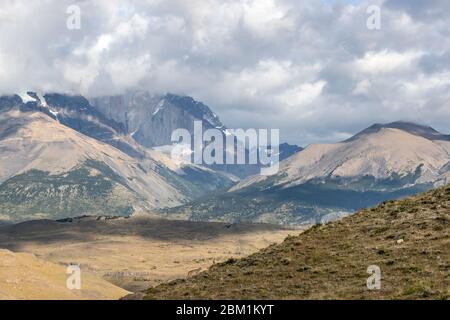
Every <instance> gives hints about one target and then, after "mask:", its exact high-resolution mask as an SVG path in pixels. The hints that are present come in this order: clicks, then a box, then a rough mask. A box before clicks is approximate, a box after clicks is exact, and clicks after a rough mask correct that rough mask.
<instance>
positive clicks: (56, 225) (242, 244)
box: [0, 217, 301, 298]
mask: <svg viewBox="0 0 450 320" xmlns="http://www.w3.org/2000/svg"><path fill="white" fill-rule="evenodd" d="M299 232H301V230H298V229H284V228H282V227H278V226H271V225H264V224H257V225H251V224H247V225H245V224H240V225H237V224H233V225H231V224H225V223H202V222H189V221H170V220H163V219H156V218H148V217H134V218H116V219H109V220H96V219H95V218H82V219H74V220H73V221H71V222H56V221H50V220H38V221H30V222H24V223H20V224H16V225H5V226H0V248H5V249H8V250H11V251H13V252H27V253H32V254H34V255H35V256H36V257H38V258H39V259H42V260H43V261H48V262H49V263H52V264H54V265H59V266H60V268H59V269H55V270H59V271H58V272H62V273H61V274H59V275H58V277H59V278H60V279H62V280H61V281H63V280H64V284H65V278H66V275H65V268H63V266H67V265H68V264H78V265H80V266H81V271H82V276H83V275H84V274H89V275H96V276H97V277H98V278H103V279H104V280H107V281H109V282H110V283H112V284H114V285H116V286H118V287H121V288H124V289H126V290H128V291H130V292H138V291H142V290H144V289H147V288H149V287H151V286H154V285H158V284H161V283H165V282H167V281H170V280H173V279H179V278H186V277H187V276H188V273H189V271H192V270H196V271H193V272H191V274H192V273H196V272H198V271H199V270H205V269H207V268H208V267H209V266H211V265H212V264H213V263H215V262H222V261H225V260H227V259H229V258H231V257H234V258H239V257H243V256H247V255H249V254H251V253H254V252H256V251H257V250H259V249H261V248H264V247H267V246H268V245H271V244H274V243H280V242H281V241H283V239H285V238H286V237H287V236H288V235H293V234H298V233H299ZM8 267H11V266H8ZM5 268H6V266H2V265H1V264H0V274H2V272H3V274H5V270H6V269H5ZM24 272H25V271H24ZM55 272H56V271H55ZM16 276H17V278H22V277H21V275H20V274H17V273H16ZM55 276H56V275H55ZM23 279H26V275H25V274H23ZM2 280H3V279H0V281H2ZM4 280H5V281H7V280H8V279H7V276H6V278H5V279H4ZM124 292H125V291H124ZM125 293H126V292H125ZM61 297H64V296H63V295H62V296H61ZM3 298H5V297H3ZM30 298H39V296H36V295H33V296H30ZM116 298H117V297H116Z"/></svg>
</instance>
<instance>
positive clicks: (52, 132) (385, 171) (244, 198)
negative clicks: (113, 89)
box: [0, 91, 450, 224]
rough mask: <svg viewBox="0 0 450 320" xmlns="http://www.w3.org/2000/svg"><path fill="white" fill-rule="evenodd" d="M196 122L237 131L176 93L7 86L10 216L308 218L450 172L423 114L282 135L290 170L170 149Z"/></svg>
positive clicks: (449, 150)
mask: <svg viewBox="0 0 450 320" xmlns="http://www.w3.org/2000/svg"><path fill="white" fill-rule="evenodd" d="M194 121H202V124H203V126H204V128H206V129H207V128H216V129H219V130H221V131H222V133H223V134H224V135H226V134H228V132H227V127H226V126H225V125H224V124H222V122H221V121H220V119H219V117H218V116H217V115H216V114H215V113H214V112H213V111H211V110H210V109H209V107H208V106H206V105H204V104H202V103H201V102H197V101H195V100H194V99H192V98H190V97H181V96H176V95H173V94H166V95H163V96H158V95H151V94H149V93H148V92H140V91H137V92H132V93H127V94H124V95H121V96H112V97H98V98H91V99H90V100H88V99H86V98H84V97H82V96H70V95H63V94H56V93H53V94H45V95H44V94H37V93H33V92H29V93H27V94H26V95H21V96H18V95H13V96H4V97H1V98H0V164H1V166H0V200H1V201H0V203H1V204H0V220H4V221H20V220H28V219H35V218H64V217H73V216H80V215H83V214H93V215H129V214H133V213H139V212H151V213H154V214H158V215H162V216H165V217H169V218H183V219H191V220H206V221H208V220H219V221H227V222H238V221H248V222H254V221H259V222H272V223H282V224H284V223H287V224H304V223H313V222H317V221H324V220H330V219H335V218H338V217H340V216H343V215H347V214H349V213H351V212H352V211H354V210H357V209H359V208H362V207H366V206H370V205H374V204H376V203H379V202H381V201H383V200H386V199H391V198H397V197H400V196H403V195H409V194H412V193H416V192H418V191H421V190H426V189H429V188H431V187H433V186H437V185H442V184H445V183H448V180H449V168H450V164H449V163H450V156H449V155H450V138H449V136H448V135H445V134H441V133H439V132H437V131H435V130H434V129H432V128H429V127H425V126H421V125H417V124H413V123H406V122H395V123H391V124H385V125H382V124H377V125H373V126H371V127H369V128H367V129H365V130H363V131H362V132H360V133H358V134H356V135H355V136H353V137H352V138H350V139H347V140H346V141H343V142H340V143H335V144H312V145H309V146H308V147H306V148H305V149H302V148H300V147H297V146H292V145H289V144H285V143H284V144H281V145H280V150H279V151H280V155H279V156H280V160H282V162H281V164H280V170H279V172H278V173H276V174H275V175H272V176H268V177H267V176H261V175H257V173H258V172H259V169H260V166H259V165H210V166H207V167H206V166H199V165H191V164H187V163H185V162H181V161H177V160H176V159H172V158H171V157H170V156H168V155H167V153H168V152H167V151H169V152H170V150H171V147H173V144H172V142H171V140H170V136H171V133H172V131H173V130H175V129H179V128H183V129H187V130H188V131H189V132H192V131H193V122H194ZM246 155H247V156H248V150H247V151H246ZM239 180H241V181H239ZM228 189H229V190H228ZM227 190H228V192H226V191H227ZM164 208H165V209H164ZM160 209H163V210H160Z"/></svg>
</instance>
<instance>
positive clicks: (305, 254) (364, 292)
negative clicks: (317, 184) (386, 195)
mask: <svg viewBox="0 0 450 320" xmlns="http://www.w3.org/2000/svg"><path fill="white" fill-rule="evenodd" d="M449 214H450V186H449V185H447V186H446V187H442V188H439V189H436V190H433V191H429V192H427V193H424V194H421V195H418V196H415V197H411V198H407V199H404V200H399V201H389V202H385V203H383V204H381V205H380V206H378V207H376V208H372V209H366V210H361V211H360V212H358V213H356V214H354V215H353V216H350V217H347V218H344V219H342V220H341V221H336V222H332V223H328V224H326V225H320V226H319V225H318V226H315V227H312V228H311V229H309V230H307V231H306V232H304V233H302V234H301V235H299V236H293V237H288V238H287V239H286V240H285V241H284V242H283V243H282V244H280V245H273V246H270V247H268V248H266V249H263V250H261V251H259V252H258V253H255V254H253V255H250V256H248V257H247V258H244V259H240V260H235V259H230V260H228V261H226V262H224V263H220V264H216V265H213V266H212V267H211V268H210V269H209V270H208V271H207V272H203V273H201V274H199V275H197V276H195V277H193V278H190V279H187V280H176V281H173V282H170V283H167V284H163V285H160V286H157V287H154V288H151V289H149V290H148V291H147V296H146V297H145V298H146V299H448V298H449V297H450V293H449V284H450V264H449V251H450V243H449ZM398 240H400V241H398ZM369 265H378V266H379V267H380V268H381V273H382V274H381V277H382V279H381V289H380V290H368V289H367V286H366V280H367V278H368V276H369V275H368V274H367V272H366V270H367V267H368V266H369Z"/></svg>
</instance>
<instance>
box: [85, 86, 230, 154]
mask: <svg viewBox="0 0 450 320" xmlns="http://www.w3.org/2000/svg"><path fill="white" fill-rule="evenodd" d="M90 101H91V103H92V105H93V106H94V107H95V108H96V109H98V110H99V111H100V112H102V113H103V114H104V115H105V116H106V117H108V118H109V119H113V120H115V121H118V122H120V123H122V124H123V125H124V126H125V128H126V131H127V133H128V134H130V135H132V137H133V138H134V139H135V140H136V141H137V142H138V143H140V144H141V145H143V146H145V147H159V146H164V145H170V144H172V142H171V139H170V138H171V134H172V132H173V131H174V130H175V129H187V130H189V131H190V132H193V123H194V121H196V120H197V121H198V120H200V121H202V123H203V126H204V127H205V129H209V128H218V129H222V130H224V129H225V126H224V125H223V124H222V123H221V122H220V119H219V117H218V116H217V115H216V114H215V113H214V112H212V111H211V109H210V108H209V107H208V106H206V105H205V104H203V103H202V102H198V101H196V100H194V99H193V98H191V97H188V96H178V95H175V94H171V93H167V94H165V95H153V94H150V93H149V92H147V91H133V92H127V93H125V94H123V95H116V96H104V97H96V98H92V99H90Z"/></svg>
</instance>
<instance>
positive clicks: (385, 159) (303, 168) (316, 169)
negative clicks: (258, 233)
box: [163, 122, 450, 224]
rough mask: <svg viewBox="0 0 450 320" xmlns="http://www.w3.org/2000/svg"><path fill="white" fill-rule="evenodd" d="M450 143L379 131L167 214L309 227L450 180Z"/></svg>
mask: <svg viewBox="0 0 450 320" xmlns="http://www.w3.org/2000/svg"><path fill="white" fill-rule="evenodd" d="M449 163H450V141H449V140H448V136H447V135H443V134H440V133H439V132H437V131H436V130H434V129H432V128H430V127H426V126H422V125H418V124H413V123H406V122H394V123H390V124H386V125H381V124H377V125H373V126H371V127H370V128H368V129H365V130H363V131H361V132H360V133H358V134H356V135H354V136H353V137H351V138H350V139H347V140H345V141H343V142H339V143H334V144H312V145H309V146H307V147H306V148H305V149H304V150H302V151H299V152H297V153H295V154H294V155H292V156H291V157H289V158H287V159H285V160H284V161H282V162H281V163H280V170H279V171H278V173H276V174H274V175H272V176H262V175H255V176H251V177H248V178H246V179H244V180H242V181H240V182H239V183H237V184H236V185H235V186H233V187H232V188H230V190H229V191H228V192H227V193H223V194H220V195H218V196H217V195H214V196H206V197H204V198H202V199H199V200H196V201H194V202H191V203H188V204H186V205H183V206H181V207H177V208H172V209H171V210H170V212H169V211H165V210H164V211H163V212H164V213H166V214H167V215H170V214H177V216H178V217H183V216H184V217H185V218H188V219H192V220H213V221H216V220H219V221H229V222H237V221H241V222H242V221H259V222H271V223H283V224H303V223H304V224H310V223H316V222H324V221H327V220H332V219H336V218H339V217H342V216H345V215H348V214H350V213H351V212H354V211H355V210H358V209H360V208H364V207H368V206H372V205H376V204H377V203H380V202H382V201H384V200H389V199H395V198H399V197H402V196H407V195H410V194H414V193H417V192H420V191H424V190H427V189H430V188H433V187H436V186H440V185H445V184H447V183H449V181H450V172H449V170H448V169H449Z"/></svg>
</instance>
